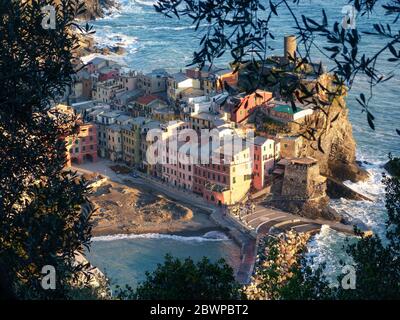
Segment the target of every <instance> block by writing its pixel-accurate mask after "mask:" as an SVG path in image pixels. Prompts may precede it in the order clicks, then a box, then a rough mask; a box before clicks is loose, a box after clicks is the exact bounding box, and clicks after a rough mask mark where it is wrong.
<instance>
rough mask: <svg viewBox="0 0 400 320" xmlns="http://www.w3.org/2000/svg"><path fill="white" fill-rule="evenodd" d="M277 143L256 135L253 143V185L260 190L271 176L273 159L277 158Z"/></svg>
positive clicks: (273, 164)
mask: <svg viewBox="0 0 400 320" xmlns="http://www.w3.org/2000/svg"><path fill="white" fill-rule="evenodd" d="M278 147H279V145H276V144H275V141H274V140H272V139H268V138H265V137H260V136H257V137H255V139H254V143H253V148H254V149H253V157H254V160H253V187H254V188H255V189H257V190H261V189H263V188H264V187H266V185H267V182H268V177H270V176H271V174H272V171H273V169H274V166H275V161H276V160H277V159H278V158H279V150H277V148H278Z"/></svg>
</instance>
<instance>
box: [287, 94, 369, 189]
mask: <svg viewBox="0 0 400 320" xmlns="http://www.w3.org/2000/svg"><path fill="white" fill-rule="evenodd" d="M348 114H349V110H348V108H347V107H346V102H345V100H344V97H343V96H342V97H338V98H336V99H335V101H334V102H333V103H332V105H331V106H330V109H329V113H328V116H326V115H324V114H323V113H322V112H317V113H314V115H312V116H310V118H308V119H307V120H306V121H307V122H308V123H307V125H308V126H309V127H313V128H316V134H315V136H316V137H321V139H320V145H319V146H318V139H316V141H312V140H309V139H305V138H303V141H302V142H303V143H302V147H301V149H300V154H299V156H300V157H307V156H308V157H313V158H315V159H317V160H318V162H319V167H320V172H321V174H322V175H324V176H326V177H333V178H335V179H337V180H339V181H345V180H350V181H352V182H358V181H362V180H365V179H367V178H368V172H367V171H365V170H364V169H362V168H360V167H359V166H358V164H357V162H356V142H355V140H354V137H353V130H352V126H351V123H350V121H349V117H348ZM303 130H304V127H303V126H299V125H296V124H294V125H293V126H292V129H291V133H290V134H291V135H296V134H304V132H302V131H303Z"/></svg>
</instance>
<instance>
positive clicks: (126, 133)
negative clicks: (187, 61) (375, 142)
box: [55, 36, 361, 283]
mask: <svg viewBox="0 0 400 320" xmlns="http://www.w3.org/2000/svg"><path fill="white" fill-rule="evenodd" d="M296 49H297V48H296V39H295V37H294V36H287V37H285V39H284V52H283V55H282V56H280V57H272V58H271V59H270V60H269V62H271V61H273V62H274V64H271V65H269V64H266V68H265V69H266V71H265V72H268V68H274V67H276V66H281V67H282V66H286V65H290V57H293V56H295V52H296ZM317 69H318V72H317V71H315V69H314V68H313V66H310V68H309V70H307V72H304V73H299V74H297V76H299V77H301V81H302V83H303V84H305V85H309V86H312V85H313V84H315V83H316V82H320V83H321V82H323V83H324V84H325V85H326V86H328V85H329V79H330V78H329V74H327V73H326V72H325V71H324V70H322V69H321V67H320V66H319V67H318V66H317ZM233 92H234V93H233ZM241 92H242V91H241V83H240V71H239V72H235V71H234V70H232V69H231V68H224V67H216V66H205V67H203V68H201V69H200V68H198V67H192V68H187V69H185V70H180V71H179V72H177V73H169V72H167V71H166V70H164V69H156V70H153V71H152V72H150V73H142V72H141V71H137V70H128V69H127V68H125V67H124V66H123V65H121V64H120V63H118V62H116V61H113V60H112V57H107V56H98V55H94V56H93V57H91V58H90V59H88V61H87V63H85V64H84V65H82V68H80V71H79V72H78V73H77V74H76V75H75V78H74V81H73V85H72V86H71V87H70V88H69V90H68V92H67V94H66V96H65V97H64V99H63V101H64V102H63V104H59V105H57V106H56V107H55V108H57V109H58V110H61V111H62V112H65V113H70V114H75V115H78V117H79V122H78V124H79V130H78V131H79V132H78V133H77V134H76V135H74V136H71V137H66V138H65V139H66V141H67V167H71V166H72V167H73V168H75V167H74V166H78V167H79V166H80V165H83V164H84V165H85V167H86V168H90V166H91V165H92V166H93V168H95V167H96V163H98V162H102V161H108V162H112V163H114V164H115V165H114V166H113V167H112V169H113V170H114V171H115V172H117V173H120V174H125V175H126V176H130V177H131V178H133V179H139V178H140V179H146V181H148V183H149V184H150V188H151V186H153V187H154V188H155V189H157V190H159V191H161V192H163V193H164V194H165V195H167V196H170V197H171V198H174V200H176V201H177V206H178V207H179V208H178V209H179V210H180V211H182V212H183V213H182V215H183V217H184V219H190V218H188V217H192V212H190V210H188V209H187V208H185V207H181V205H180V204H181V203H182V204H183V203H188V202H189V203H190V204H192V205H196V204H197V206H198V207H203V209H205V210H207V211H209V212H214V213H215V212H217V213H219V214H218V215H215V216H214V220H216V221H217V222H219V224H220V225H221V226H225V227H227V228H228V229H230V230H231V231H232V232H231V235H232V236H233V237H234V238H235V239H236V240H237V241H238V242H239V243H240V244H241V245H242V249H241V250H242V260H243V263H242V265H243V266H242V267H243V268H242V269H243V270H239V271H238V277H239V278H240V274H241V277H242V282H243V283H246V282H248V279H249V276H250V275H251V273H252V270H253V267H254V262H255V257H256V250H257V244H256V239H257V237H258V235H259V234H267V233H269V232H271V230H272V229H273V228H275V229H279V230H294V231H297V232H305V233H315V232H318V231H319V230H320V228H321V226H322V225H325V224H328V225H329V226H330V227H332V228H335V229H336V230H339V231H344V232H348V233H351V232H352V230H353V226H352V224H351V223H349V222H348V221H346V220H345V218H344V217H342V216H341V215H340V214H338V213H337V212H335V211H334V210H332V209H331V208H330V207H329V197H328V195H327V188H328V185H329V183H331V186H332V183H336V184H337V183H338V182H337V181H336V180H334V179H332V178H333V177H332V175H331V177H327V176H326V175H324V174H323V173H326V172H328V171H329V170H328V169H327V167H326V161H325V160H323V159H322V160H321V158H318V157H313V154H312V153H310V152H308V149H307V148H308V147H307V143H308V142H307V141H305V138H304V137H303V136H302V135H300V134H297V133H296V132H295V131H293V130H290V128H291V126H292V125H293V124H299V123H303V122H307V121H310V119H315V118H318V117H319V114H318V113H319V112H320V110H317V109H316V108H314V107H313V105H312V104H300V103H296V104H295V105H293V104H291V103H290V102H288V101H285V99H283V98H281V97H279V95H277V94H276V92H274V91H273V90H267V89H258V90H256V91H255V92H253V93H251V94H245V93H241ZM185 130H186V131H187V130H191V132H197V133H198V136H197V137H195V138H194V139H195V140H196V139H197V140H196V141H195V142H196V145H197V146H200V147H204V145H207V147H209V148H206V152H204V151H203V149H202V150H201V151H199V153H198V154H197V153H196V154H197V155H198V157H197V158H196V157H195V156H193V154H191V153H190V152H188V150H187V148H182V146H183V145H184V144H187V142H188V141H189V138H188V137H187V138H186V140H184V141H177V139H176V137H177V135H179V134H180V133H184V132H186V131H185ZM204 130H210V131H211V132H212V134H213V135H216V138H217V139H219V140H218V141H219V142H218V145H217V146H216V147H215V146H214V147H213V145H212V143H211V140H212V139H211V137H208V138H207V139H203V137H202V136H201V133H202V132H203V131H204ZM151 132H157V133H159V134H158V135H157V136H156V137H155V136H153V135H151V134H150V133H151ZM235 139H236V140H239V141H240V145H241V146H242V147H241V148H232V147H231V146H230V145H229V144H228V143H226V144H225V143H224V142H223V141H233V140H235ZM178 140H179V139H178ZM190 141H191V142H193V139H192V138H190ZM157 142H158V143H160V142H161V144H160V146H162V147H161V148H159V149H157V150H156V151H152V150H153V149H151V147H152V145H153V144H155V143H157ZM172 142H174V143H172ZM332 145H333V143H332ZM196 148H197V147H196ZM228 149H229V150H228ZM231 149H233V150H231ZM332 149H334V147H333V146H332ZM150 150H151V151H150ZM227 151H229V152H227ZM331 153H332V151H331ZM328 156H329V157H331V156H332V155H331V154H330V155H328ZM200 157H201V159H202V160H204V159H206V161H198V160H199V158H200ZM324 157H325V156H324ZM333 157H335V155H333ZM153 158H156V159H158V160H159V161H155V162H154V161H151V160H154V159H153ZM213 159H217V160H218V161H213ZM330 161H331V162H333V161H332V159H331V158H330ZM351 165H353V164H352V163H349V167H350V166H351ZM95 171H96V170H95V169H93V170H92V173H93V172H95ZM322 171H324V172H322ZM95 176H96V175H95ZM92 178H93V174H92ZM96 179H98V180H101V179H102V177H101V175H99V176H98V177H97V178H96ZM342 187H343V185H342ZM110 188H111V190H112V191H110ZM334 189H335V190H336V191H337V190H338V188H334ZM174 190H176V192H174ZM95 191H96V190H95ZM96 192H98V190H97V191H96ZM107 193H108V194H110V193H112V195H113V196H114V200H115V198H116V199H117V200H120V201H122V200H121V199H123V198H124V199H125V200H126V199H129V197H131V196H132V197H135V196H136V197H137V195H134V194H133V193H132V191H129V190H123V192H119V191H118V187H117V186H112V185H108V189H107V192H106V194H107ZM171 193H174V195H173V196H171ZM347 194H350V195H351V196H352V195H353V194H352V191H351V190H350V191H349V190H347ZM100 195H102V196H103V195H104V194H103V193H101V192H100ZM353 196H354V195H353ZM357 196H360V197H361V195H357ZM103 199H104V198H103ZM132 199H133V198H132ZM149 199H150V198H149ZM126 201H127V200H126ZM132 201H133V200H132ZM153 201H155V200H154V199H153V200H152V199H150V200H148V201H147V202H146V205H147V206H149V205H150V207H149V208H147V209H146V210H142V211H143V212H141V217H142V218H141V219H142V220H141V221H146V217H145V216H146V212H148V213H149V214H150V211H152V210H153V211H157V212H159V210H161V209H160V206H158V205H154V206H153V207H151V204H152V202H153ZM163 201H164V202H165V203H167V202H168V205H169V204H170V203H169V202H170V200H166V199H164V200H163ZM122 203H124V201H122ZM102 205H103V206H107V203H106V202H105V201H103V202H101V201H99V202H98V206H100V207H101V206H102ZM121 206H122V208H119V209H118V212H119V211H120V210H123V204H121V205H119V207H121ZM139 206H140V205H139ZM170 207H171V206H170ZM171 208H173V206H172V207H171ZM175 209H176V208H175ZM102 210H103V211H104V210H105V209H104V208H100V211H102ZM170 216H171V214H170ZM97 220H99V221H98V222H99V223H100V224H101V217H100V218H99V217H97ZM154 222H155V223H159V222H160V221H159V220H157V219H156V220H154ZM124 223H125V224H129V221H125V222H124ZM230 225H231V226H234V227H232V228H230V227H229V226H230ZM235 228H236V229H237V230H238V232H236V233H235V232H234V231H235V230H234V229H235ZM123 230H124V231H127V232H129V231H130V230H131V229H130V228H129V226H126V228H125V229H123ZM249 239H251V240H249Z"/></svg>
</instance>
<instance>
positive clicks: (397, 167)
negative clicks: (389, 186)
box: [383, 156, 400, 177]
mask: <svg viewBox="0 0 400 320" xmlns="http://www.w3.org/2000/svg"><path fill="white" fill-rule="evenodd" d="M383 167H384V168H385V169H386V170H387V172H389V174H390V175H392V176H394V177H400V158H397V157H392V156H390V160H389V161H388V162H387V163H386V164H385V165H384V166H383Z"/></svg>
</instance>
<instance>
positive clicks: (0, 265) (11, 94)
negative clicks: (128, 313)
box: [0, 0, 92, 299]
mask: <svg viewBox="0 0 400 320" xmlns="http://www.w3.org/2000/svg"><path fill="white" fill-rule="evenodd" d="M56 3H57V5H56V12H57V15H56V28H55V29H54V30H53V29H44V28H43V27H42V21H43V19H44V13H42V12H41V8H42V7H43V6H45V5H46V4H52V5H55V4H56ZM82 10H83V8H82V5H81V4H80V3H79V1H77V0H71V1H70V0H68V1H66V0H60V1H51V0H45V1H38V0H32V1H22V2H21V1H18V0H12V1H10V0H0V16H1V18H0V44H1V46H0V79H1V82H2V90H0V163H1V171H0V270H1V278H0V287H1V289H2V290H3V292H4V297H8V298H10V297H14V298H34V299H37V298H41V299H62V298H69V296H68V294H69V292H70V287H71V283H73V281H74V277H75V276H76V275H77V274H78V273H80V274H81V273H82V272H86V271H85V270H86V268H87V264H85V263H81V264H77V263H75V254H76V252H82V251H83V248H84V247H87V246H88V245H89V241H90V237H91V227H90V224H89V218H90V213H91V210H92V208H91V206H90V204H89V203H88V201H87V198H86V195H87V193H88V189H87V186H86V184H85V182H84V181H83V180H81V179H80V178H78V177H77V176H76V174H75V173H72V172H68V171H64V170H63V169H64V165H65V161H66V159H65V152H66V149H65V137H67V136H69V135H70V134H72V133H74V132H75V130H76V129H75V119H73V118H74V117H72V118H71V117H66V116H65V115H62V114H60V113H58V112H57V111H55V110H54V109H51V108H50V106H51V104H52V102H53V101H57V99H58V98H59V97H60V96H62V95H63V94H64V92H65V89H66V87H67V86H68V85H69V84H70V83H71V76H72V75H73V74H74V72H75V70H74V63H73V62H74V59H75V56H74V50H75V49H76V47H77V45H78V40H77V38H76V36H75V35H74V33H73V32H71V30H72V29H71V28H76V26H75V25H74V17H75V16H76V15H77V14H78V13H80V12H81V11H82ZM83 31H84V30H83ZM45 265H52V266H54V267H55V269H56V289H55V290H43V288H42V287H41V281H40V280H41V278H42V276H43V275H42V274H41V270H42V267H43V266H45Z"/></svg>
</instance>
